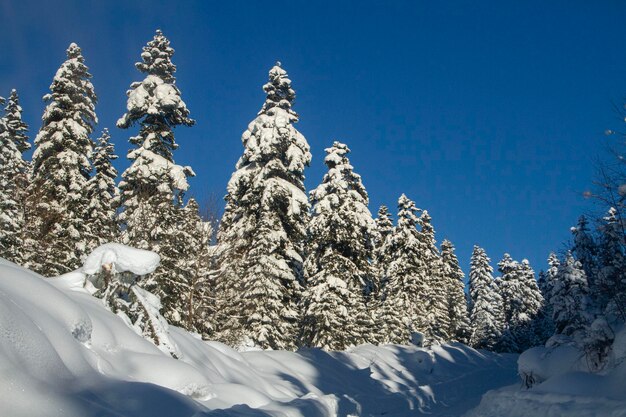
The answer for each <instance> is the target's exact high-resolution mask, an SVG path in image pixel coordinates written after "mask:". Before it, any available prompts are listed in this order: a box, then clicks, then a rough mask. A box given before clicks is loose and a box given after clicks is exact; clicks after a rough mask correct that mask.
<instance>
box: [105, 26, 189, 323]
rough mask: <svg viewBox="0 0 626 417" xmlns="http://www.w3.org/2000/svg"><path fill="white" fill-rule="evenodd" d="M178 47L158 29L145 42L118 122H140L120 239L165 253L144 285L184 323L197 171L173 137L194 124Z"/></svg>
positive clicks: (124, 185) (123, 194)
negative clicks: (190, 192)
mask: <svg viewBox="0 0 626 417" xmlns="http://www.w3.org/2000/svg"><path fill="white" fill-rule="evenodd" d="M173 54H174V49H173V48H172V47H171V46H170V41H169V40H168V39H167V38H166V37H165V36H164V35H163V33H162V32H161V31H160V30H157V31H156V34H155V35H154V38H153V39H152V40H151V41H150V42H148V44H147V45H146V46H145V47H144V48H143V53H142V54H141V59H142V61H141V62H138V63H136V64H135V66H136V67H137V69H138V70H139V71H140V72H141V73H142V74H145V78H144V79H143V81H141V82H134V83H132V84H131V86H130V90H128V92H127V93H126V94H127V96H128V101H127V112H126V113H125V114H124V115H123V116H122V117H121V118H120V119H119V120H118V121H117V126H118V127H119V128H122V129H128V128H130V127H132V126H134V125H139V126H140V129H139V135H137V136H133V137H131V138H130V139H129V142H130V143H131V144H132V145H134V146H135V148H134V149H131V150H130V151H129V152H128V159H130V160H131V161H132V163H131V166H130V167H129V168H128V169H126V170H125V171H124V173H123V174H122V181H121V182H120V185H119V188H120V205H121V213H120V215H119V220H120V223H121V225H122V228H123V233H122V242H123V243H125V244H128V245H131V246H134V247H137V248H140V249H149V250H152V251H155V252H157V253H158V254H159V255H160V256H161V264H160V265H159V268H158V269H157V270H156V271H155V272H154V273H153V274H151V276H150V277H148V278H147V279H146V280H145V281H142V282H143V284H142V285H143V286H144V288H145V289H147V290H148V291H150V292H153V293H154V294H155V295H157V296H159V297H160V298H161V301H162V304H163V316H164V317H166V318H167V319H168V320H171V321H172V322H174V323H176V324H180V311H178V310H176V309H175V307H174V305H175V304H176V302H177V301H176V297H177V296H178V295H177V294H178V293H177V290H176V289H174V287H175V286H176V285H177V283H178V282H179V281H184V279H185V277H183V276H181V274H180V271H179V270H178V269H177V267H176V265H177V264H178V262H180V260H181V259H187V258H186V257H187V255H188V253H187V249H188V248H187V247H178V246H177V245H179V243H180V238H181V237H180V235H179V234H178V233H177V232H178V231H179V230H180V229H181V228H182V227H183V224H182V223H183V218H184V215H183V213H182V210H183V209H182V205H183V197H184V193H185V192H186V191H187V189H188V187H189V184H188V182H187V178H188V177H190V176H193V175H195V174H194V172H193V170H192V169H191V168H190V167H188V166H180V165H176V164H175V162H174V157H173V152H174V150H176V149H177V148H178V144H177V143H176V141H175V138H174V129H175V128H176V127H177V126H181V125H183V126H192V125H193V124H194V123H195V122H194V120H193V119H190V118H189V110H188V109H187V106H186V105H185V103H184V102H183V100H182V99H181V93H180V90H179V89H178V87H177V86H176V78H175V76H174V73H175V72H176V66H175V65H174V64H173V63H172V61H171V59H172V55H173Z"/></svg>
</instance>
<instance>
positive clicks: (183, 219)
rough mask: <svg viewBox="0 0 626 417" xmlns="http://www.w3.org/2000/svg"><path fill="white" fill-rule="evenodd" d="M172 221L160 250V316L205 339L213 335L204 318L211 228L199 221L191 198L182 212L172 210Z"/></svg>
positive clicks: (197, 208)
mask: <svg viewBox="0 0 626 417" xmlns="http://www.w3.org/2000/svg"><path fill="white" fill-rule="evenodd" d="M172 211H173V212H172V214H171V216H169V218H170V219H172V220H173V221H172V222H171V225H170V227H169V228H168V229H167V238H166V244H164V245H163V246H162V247H161V251H162V253H163V255H162V259H163V261H164V262H165V265H164V266H165V268H164V270H165V271H167V272H165V273H163V275H162V278H161V289H160V290H159V291H157V292H163V293H165V297H164V303H163V315H164V317H166V318H167V319H168V322H169V323H171V324H174V325H176V326H179V327H183V328H185V329H187V330H190V331H194V332H196V333H199V334H201V335H203V336H205V337H206V336H208V334H210V333H211V331H212V326H211V324H210V320H209V318H207V317H206V314H205V313H206V311H205V310H206V304H207V303H208V297H209V291H208V283H207V278H208V270H207V269H206V260H205V259H203V257H204V256H207V255H206V254H207V250H208V240H209V236H210V233H211V229H210V225H209V224H208V223H207V222H205V221H203V220H202V219H201V217H200V213H199V206H198V203H197V202H196V200H195V199H193V198H190V199H189V202H188V203H187V205H186V206H185V207H184V208H172Z"/></svg>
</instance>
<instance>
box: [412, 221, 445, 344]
mask: <svg viewBox="0 0 626 417" xmlns="http://www.w3.org/2000/svg"><path fill="white" fill-rule="evenodd" d="M431 220H432V219H431V217H430V215H429V214H428V211H427V210H424V211H422V214H421V216H420V218H419V225H420V233H419V236H420V239H421V241H422V246H423V247H424V251H423V252H422V256H423V258H424V259H423V263H424V264H425V265H426V291H427V292H426V294H425V296H424V300H425V303H426V305H425V310H426V314H425V315H424V316H423V317H422V318H421V319H422V323H421V324H420V327H421V328H422V329H423V332H424V336H425V338H426V341H427V343H431V342H438V343H441V342H444V341H446V340H449V339H450V335H449V334H448V329H449V328H450V317H449V315H448V303H447V286H446V284H447V282H446V279H445V277H444V276H443V260H442V259H441V255H440V254H439V249H438V248H437V241H436V240H435V229H434V228H433V225H432V221H431Z"/></svg>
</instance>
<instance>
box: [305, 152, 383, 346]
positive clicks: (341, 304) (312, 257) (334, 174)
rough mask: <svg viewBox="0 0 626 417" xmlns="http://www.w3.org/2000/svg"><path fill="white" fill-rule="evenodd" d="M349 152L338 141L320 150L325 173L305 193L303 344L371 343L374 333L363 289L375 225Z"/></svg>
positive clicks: (371, 271)
mask: <svg viewBox="0 0 626 417" xmlns="http://www.w3.org/2000/svg"><path fill="white" fill-rule="evenodd" d="M349 152H350V149H348V147H347V146H346V145H344V144H343V143H339V142H335V143H334V144H333V146H332V147H331V148H328V149H326V154H327V155H326V158H325V160H324V162H325V163H326V166H327V167H328V173H327V174H326V175H325V176H324V179H323V181H322V183H321V184H320V185H319V186H318V187H317V188H316V189H315V190H313V191H311V194H310V196H311V204H312V205H313V213H312V218H311V221H310V222H309V226H308V239H309V244H308V248H307V258H306V261H305V264H304V265H305V268H304V274H305V282H306V290H305V292H304V295H303V300H302V304H303V318H302V321H303V330H302V335H303V342H304V344H305V345H307V346H314V347H321V348H324V349H331V350H343V349H345V348H347V347H349V346H354V345H358V344H362V343H365V342H372V341H373V339H374V334H375V326H374V322H373V318H372V316H371V313H370V312H368V311H367V308H366V303H365V302H366V299H365V292H366V288H368V287H369V285H370V283H371V282H372V277H373V275H374V273H375V272H374V268H373V267H372V265H371V259H372V249H373V237H374V235H375V228H376V224H375V223H374V220H373V219H372V215H371V213H370V211H369V210H368V208H367V205H368V202H369V198H368V195H367V192H366V191H365V187H364V186H363V184H362V182H361V177H360V176H359V175H358V174H356V173H355V172H354V171H353V168H352V165H351V164H350V161H349V159H348V156H347V155H348V153H349Z"/></svg>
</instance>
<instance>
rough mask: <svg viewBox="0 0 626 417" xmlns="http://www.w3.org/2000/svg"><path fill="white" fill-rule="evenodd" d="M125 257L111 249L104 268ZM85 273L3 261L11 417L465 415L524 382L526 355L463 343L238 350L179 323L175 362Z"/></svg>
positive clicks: (0, 300) (1, 344) (2, 340)
mask: <svg viewBox="0 0 626 417" xmlns="http://www.w3.org/2000/svg"><path fill="white" fill-rule="evenodd" d="M115 247H116V246H112V247H109V249H111V248H115ZM115 253H116V251H115V250H111V251H110V252H107V250H105V249H102V250H101V251H100V254H101V255H100V256H99V257H97V258H94V259H95V260H94V265H98V264H99V262H100V261H101V260H102V259H104V260H105V261H110V260H111V258H110V256H113V254H115ZM126 253H128V252H126ZM138 253H140V252H138ZM118 255H119V253H118ZM117 261H118V262H119V261H120V259H119V258H118V259H117ZM104 263H106V262H104ZM122 263H123V259H122ZM102 264H103V262H100V265H102ZM135 266H136V265H134V266H132V267H135ZM94 268H96V267H94ZM129 268H130V266H129ZM77 276H78V275H76V274H74V275H72V274H69V275H68V276H66V277H64V278H57V279H45V278H43V277H41V276H40V275H38V274H35V273H33V272H30V271H28V270H26V269H24V268H21V267H18V266H16V265H14V264H11V263H9V262H6V261H2V260H0V335H1V337H0V369H1V370H2V372H0V415H2V416H5V415H6V416H11V417H27V416H28V417H31V416H46V417H56V416H59V417H60V416H63V417H90V416H94V417H95V416H99V417H109V416H111V417H112V416H120V415H123V416H130V417H144V416H150V417H159V416H163V417H172V416H176V417H192V416H193V417H201V416H221V417H232V416H276V417H303V416H306V417H326V416H349V415H352V416H373V415H388V416H394V417H403V416H414V415H416V414H418V415H419V414H420V413H424V414H429V415H435V416H436V415H440V416H444V415H445V416H458V415H461V414H463V413H464V412H465V411H467V410H468V409H469V408H471V407H473V406H475V405H477V404H478V402H479V400H480V397H481V395H482V394H483V393H484V392H486V391H487V390H489V389H493V388H497V387H500V386H503V385H509V384H511V383H513V382H514V381H515V380H516V375H515V368H514V364H515V360H516V356H514V355H497V354H491V353H481V352H478V351H475V350H473V349H470V348H468V347H466V346H463V345H456V344H455V345H446V346H441V347H435V348H433V349H432V350H426V349H422V348H418V347H416V346H396V345H387V346H380V347H375V346H371V345H363V346H359V347H357V348H354V349H352V350H350V351H347V352H325V351H322V350H318V349H304V350H301V351H299V352H285V351H249V352H237V351H235V350H233V349H231V348H229V347H227V346H225V345H223V344H221V343H217V342H205V341H202V340H200V339H198V338H197V336H195V335H192V334H190V333H188V332H186V331H184V330H182V329H179V328H177V327H173V326H170V327H169V337H170V338H171V339H172V341H173V343H175V344H176V346H177V347H178V352H179V354H178V358H179V359H174V358H172V357H171V355H169V354H168V353H167V352H163V351H161V350H159V348H157V347H156V346H155V345H153V344H152V343H150V342H149V341H147V340H145V339H144V338H142V337H141V336H140V335H138V334H137V333H136V332H135V331H133V329H131V328H130V327H128V326H127V324H126V323H125V322H124V321H123V319H122V318H121V317H120V316H117V315H115V314H113V313H111V312H110V311H108V310H107V309H106V308H105V306H104V305H103V304H102V301H101V300H100V299H97V298H95V297H93V296H91V295H90V294H89V293H88V292H87V291H85V289H84V288H83V287H82V286H80V285H78V282H79V281H80V280H77V278H76V277H77Z"/></svg>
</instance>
